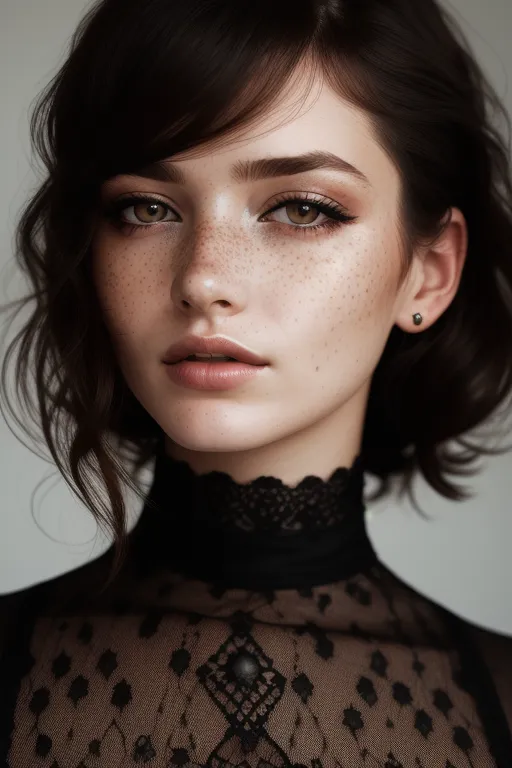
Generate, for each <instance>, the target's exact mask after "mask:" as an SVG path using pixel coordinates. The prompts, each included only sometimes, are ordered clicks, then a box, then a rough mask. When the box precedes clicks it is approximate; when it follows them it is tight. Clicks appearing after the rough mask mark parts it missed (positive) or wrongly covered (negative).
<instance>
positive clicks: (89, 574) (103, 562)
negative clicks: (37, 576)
mask: <svg viewBox="0 0 512 768" xmlns="http://www.w3.org/2000/svg"><path fill="white" fill-rule="evenodd" d="M110 563H111V551H110V550H108V551H107V552H106V553H104V554H103V555H101V556H100V557H99V558H97V559H95V560H93V561H90V562H88V563H85V564H84V565H82V566H80V567H79V568H76V569H74V570H72V571H67V572H66V573H63V574H59V575H58V576H55V577H54V578H52V579H49V580H47V581H43V582H40V583H38V584H34V585H32V586H29V587H26V588H24V589H21V590H18V591H16V592H12V593H8V594H0V656H1V655H2V654H3V652H4V651H5V649H6V645H9V643H13V642H15V640H13V638H15V637H16V635H17V633H18V632H20V631H21V632H23V633H27V632H30V631H31V628H32V625H33V623H34V621H35V620H36V619H37V618H38V617H40V616H43V615H45V612H46V611H49V612H53V610H55V609H56V608H58V607H61V606H62V605H65V604H66V603H67V602H68V601H69V600H70V599H73V598H75V597H77V596H79V597H83V596H84V595H86V594H88V593H89V592H90V591H91V590H93V589H94V588H96V587H99V586H101V584H102V583H103V582H104V581H105V579H106V577H107V575H108V569H109V566H110Z"/></svg>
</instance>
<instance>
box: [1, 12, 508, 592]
mask: <svg viewBox="0 0 512 768" xmlns="http://www.w3.org/2000/svg"><path fill="white" fill-rule="evenodd" d="M303 62H309V63H310V64H311V65H312V66H311V68H310V71H311V74H312V75H316V74H318V73H319V74H321V75H323V77H324V78H325V80H326V82H327V83H328V84H329V85H330V86H331V87H332V88H334V89H335V91H336V92H337V93H338V94H339V95H340V97H341V98H343V99H346V100H348V101H349V102H350V103H352V104H354V105H355V106H356V107H358V108H359V109H362V110H364V111H365V113H366V114H367V116H368V118H369V119H370V121H371V124H372V126H373V128H374V131H375V135H376V136H377V139H378V141H379V143H380V145H381V146H382V148H383V149H384V150H385V151H386V152H387V153H388V155H389V157H390V158H391V160H392V162H393V163H394V164H395V165H396V167H397V169H398V171H399V173H400V178H401V204H400V211H399V213H400V235H401V243H402V245H403V257H404V273H405V271H406V269H407V266H408V264H409V263H410V257H411V253H412V249H413V247H414V245H415V244H416V243H418V242H419V241H420V240H421V241H422V242H423V241H427V242H428V241H432V242H433V241H434V240H435V238H436V237H437V236H438V235H439V234H440V233H441V231H442V228H443V226H444V225H445V223H446V216H445V215H446V213H447V212H448V210H449V208H450V207H451V206H455V207H458V208H459V209H460V210H461V211H462V213H463V214H464V216H465V219H466V222H467V225H468V238H469V245H468V253H467V260H466V264H465V267H464V270H463V274H462V279H461V283H460V287H459V290H458V292H457V295H456V296H455V298H454V300H453V302H452V303H451V305H450V307H449V308H448V309H447V310H446V311H445V312H444V313H443V315H442V316H441V317H440V318H439V320H438V321H437V322H436V323H435V324H434V325H433V326H432V327H430V328H429V329H427V330H425V331H424V332H423V333H421V334H407V333H404V332H402V331H401V330H400V329H399V328H398V327H394V328H393V330H392V332H391V334H390V337H389V340H388V343H387V346H386V348H385V350H384V353H383V355H382V358H381V360H380V361H379V364H378V366H377V369H376V371H375V374H374V377H373V380H372V387H371V392H370V398H369V404H368V410H367V418H366V422H365V430H364V436H363V445H362V456H363V460H364V463H365V466H366V468H367V469H368V471H369V472H371V473H373V474H374V475H376V476H377V477H378V478H380V480H381V485H380V494H382V493H385V492H386V491H387V490H389V481H390V478H391V476H392V475H396V476H397V477H398V478H399V479H400V480H401V481H403V482H401V487H402V490H404V489H405V490H409V491H410V490H411V482H412V476H413V472H414V471H415V470H419V471H420V472H421V473H422V474H423V476H424V477H425V478H426V480H427V481H428V483H430V485H431V486H432V487H433V488H434V489H436V491H438V492H439V493H440V494H442V495H444V496H446V497H448V498H452V499H461V498H463V497H464V496H465V495H466V494H465V492H464V490H463V489H462V488H461V487H459V486H458V485H456V484H455V483H454V481H453V476H455V475H469V474H471V472H472V471H474V470H473V469H471V468H470V465H471V464H472V463H473V462H474V460H475V459H476V458H477V457H478V456H479V455H480V454H483V453H492V452H493V451H492V450H491V449H489V448H486V447H485V446H484V445H483V444H478V442H475V441H474V440H473V441H472V440H470V439H469V437H468V436H467V433H468V431H469V430H471V429H473V428H474V427H476V426H478V425H480V424H481V423H482V422H483V421H484V420H486V419H487V417H489V416H490V415H491V414H492V413H493V412H494V411H495V410H496V409H497V408H498V406H500V405H501V404H502V403H503V402H504V401H505V399H506V397H507V395H508V394H509V393H510V390H511V388H512V373H511V362H510V355H511V352H512V311H511V306H512V302H511V299H510V296H511V289H512V182H511V175H510V155H509V151H508V145H509V141H510V118H509V117H508V115H507V113H506V111H505V108H504V106H503V104H502V103H501V101H500V99H499V97H498V96H497V94H496V92H495V91H494V90H493V88H492V86H491V85H490V83H489V82H488V81H487V80H486V77H485V76H484V74H483V72H482V70H481V69H480V67H479V66H478V64H477V63H476V61H475V60H474V58H473V56H472V53H471V50H470V46H469V44H468V42H467V40H466V39H465V37H464V35H463V33H462V31H461V29H460V27H459V25H458V23H457V21H456V20H455V18H454V17H453V16H452V15H451V14H449V13H448V11H446V10H443V9H442V8H441V7H440V6H439V5H438V4H437V3H436V2H435V0H415V2H414V3H411V0H303V1H302V2H301V3H300V4H299V5H297V3H296V2H292V1H291V0H281V2H280V3H275V2H274V0H258V2H254V0H236V2H233V0H186V2H178V0H145V1H144V2H143V3H141V2H140V0H102V1H101V2H99V3H97V4H96V5H95V6H94V7H92V9H91V10H90V11H89V12H88V13H87V14H86V16H85V17H84V18H83V20H82V21H81V23H80V25H79V27H78V29H77V30H76V32H75V34H74V36H73V38H72V40H71V45H70V51H69V55H68V57H67V59H66V61H65V63H64V65H63V66H62V67H61V69H60V70H59V72H58V73H57V75H56V76H55V77H54V78H53V80H52V81H51V82H50V83H49V85H48V86H47V88H46V89H45V90H44V91H43V93H42V94H41V95H40V97H39V98H38V100H37V102H36V104H35V105H34V108H33V111H32V116H31V139H32V146H33V151H34V153H35V154H36V155H38V156H39V158H40V159H41V160H42V161H43V163H44V166H45V169H46V172H47V173H46V178H45V180H44V183H42V185H41V186H40V188H39V189H38V190H37V191H36V193H35V194H34V195H33V197H32V198H31V199H30V200H29V201H28V203H27V205H26V207H25V208H24V210H23V211H22V214H21V216H20V219H19V222H18V225H17V231H16V259H17V262H18V264H19V266H20V267H21V270H22V271H23V272H24V273H25V275H26V277H27V278H28V280H29V283H30V285H31V286H32V287H33V292H32V293H31V294H30V295H27V296H25V297H23V298H22V299H20V300H18V301H17V302H11V303H10V304H9V305H7V306H8V307H12V305H13V304H15V305H19V308H21V307H22V306H25V305H26V304H28V302H30V301H34V302H35V305H34V307H33V309H32V311H31V314H30V316H29V319H28V321H27V322H26V324H25V325H24V326H23V328H22V330H21V331H20V332H19V333H18V334H17V335H16V337H15V339H14V340H13V341H12V343H11V344H10V345H9V348H8V350H7V354H6V357H5V360H4V362H3V366H2V379H1V382H2V390H3V392H4V396H5V399H6V402H7V407H8V408H9V410H10V412H11V413H13V409H12V406H11V405H10V403H9V398H8V396H7V386H6V373H7V368H8V366H9V365H10V358H11V356H12V354H13V352H14V350H15V349H16V348H18V356H17V360H16V367H15V373H14V377H15V381H16V395H17V398H18V402H21V403H23V404H24V406H25V407H26V409H27V411H28V412H29V413H30V414H31V416H32V419H33V420H34V422H35V423H36V424H37V427H38V428H40V427H42V431H43V435H44V441H45V444H46V446H47V447H48V448H49V451H50V453H51V455H52V457H53V460H54V462H55V464H56V466H57V468H58V470H59V471H60V472H61V474H62V475H63V477H64V478H65V480H66V482H67V483H68V485H69V487H70V488H71V490H72V491H73V492H74V493H75V494H76V495H77V496H78V498H79V499H80V500H81V501H82V502H84V503H85V505H86V506H87V507H88V508H89V509H90V511H91V513H92V514H93V515H94V517H95V518H96V520H97V521H98V523H100V524H101V525H102V526H103V527H104V528H106V530H107V532H108V533H109V534H110V535H111V536H112V537H113V539H114V542H115V558H114V565H113V569H112V574H111V577H113V576H114V575H115V573H117V571H118V569H119V567H120V565H121V562H122V560H123V559H124V555H125V545H126V533H127V527H126V514H125V505H124V502H123V495H122V488H121V485H120V481H121V480H122V481H123V482H125V483H127V484H128V485H129V486H130V487H131V488H132V489H133V490H134V491H135V492H136V493H137V494H138V495H139V496H141V493H142V492H141V491H140V489H139V487H138V485H137V483H136V481H135V475H134V473H136V472H138V471H139V469H140V468H141V467H142V466H143V465H144V464H145V463H146V462H147V461H148V460H149V459H150V458H151V457H152V456H153V455H154V453H155V450H156V449H157V446H158V444H159V441H160V440H161V439H162V430H161V428H160V427H159V425H158V424H157V423H156V422H155V421H154V419H153V418H152V417H151V416H149V414H148V413H147V412H146V411H145V410H144V409H143V407H142V406H141V404H140V403H139V402H138V401H137V400H136V398H135V397H134V395H133V394H132V393H131V391H130V390H129V389H128V387H127V385H126V383H125V381H124V379H123V377H122V375H121V372H120V370H119V368H118V365H117V364H116V360H115V355H114V351H113V346H112V344H111V340H110V338H109V335H108V332H107V329H106V326H105V324H104V322H103V319H102V316H101V311H100V307H99V303H98V300H97V296H96V294H95V290H94V285H93V281H92V278H91V270H90V263H91V259H90V248H91V241H92V237H93V233H94V231H95V227H96V226H97V221H98V216H100V215H101V212H100V210H99V189H100V186H101V184H102V183H103V182H104V181H105V180H106V179H108V178H110V177H112V176H114V175H116V174H120V173H135V172H136V171H137V169H140V168H142V167H143V166H145V165H146V164H147V163H150V162H153V161H156V160H162V159H164V158H169V157H171V156H172V155H174V154H176V153H178V152H183V151H185V150H187V149H191V148H194V147H199V146H200V145H202V144H204V143H205V142H213V146H216V145H217V144H222V142H225V141H227V140H228V139H229V138H230V137H232V136H234V135H239V132H240V131H243V129H245V128H246V127H248V126H249V127H250V126H251V125H254V124H256V123H257V121H258V118H261V117H265V115H266V114H268V111H269V110H270V109H271V108H272V107H273V105H274V103H275V102H276V99H277V98H278V96H279V95H280V94H281V93H282V89H283V88H284V87H285V85H286V84H287V83H288V82H290V79H291V77H292V75H293V74H294V72H296V71H297V67H298V65H299V64H301V63H303ZM497 116H498V117H501V118H503V119H504V121H505V125H506V128H507V131H508V133H507V137H506V138H505V136H504V135H503V134H502V133H500V130H499V129H498V126H497V124H495V123H494V122H493V120H494V118H496V117H497ZM18 311H19V309H18ZM16 314H17V313H16ZM31 356H32V357H31ZM29 374H30V375H33V376H34V378H35V382H34V383H35V398H34V399H33V395H32V393H31V392H30V390H29V383H30V381H29V380H30V377H29ZM14 416H15V414H14ZM15 419H16V421H17V422H18V424H21V426H22V428H23V429H24V431H25V432H26V433H27V434H30V432H29V430H28V428H27V427H26V426H24V425H23V424H22V423H21V422H20V421H19V420H18V419H17V417H16V416H15ZM32 438H33V439H36V438H35V436H34V435H32ZM452 440H453V441H455V445H453V446H451V447H449V446H448V445H447V441H452ZM113 444H114V445H115V447H114V449H113V448H112V446H113ZM461 448H462V450H460V449H461ZM123 457H124V458H128V459H129V461H133V464H132V466H131V468H127V467H126V465H125V464H124V463H123ZM102 490H104V491H106V495H107V497H108V501H106V500H105V494H104V493H102Z"/></svg>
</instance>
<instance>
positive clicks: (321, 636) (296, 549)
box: [0, 449, 512, 768]
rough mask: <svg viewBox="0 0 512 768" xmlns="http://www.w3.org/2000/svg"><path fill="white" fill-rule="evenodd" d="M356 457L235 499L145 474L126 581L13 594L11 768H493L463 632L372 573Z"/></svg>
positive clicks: (83, 577)
mask: <svg viewBox="0 0 512 768" xmlns="http://www.w3.org/2000/svg"><path fill="white" fill-rule="evenodd" d="M363 480H364V475H363V467H362V465H361V462H360V461H359V460H357V461H356V462H355V464H354V466H353V467H352V468H351V469H350V470H348V469H343V468H340V469H338V470H336V472H334V473H333V475H332V477H331V478H330V479H329V480H328V481H327V482H324V481H322V480H320V479H319V478H315V477H307V478H305V479H304V480H303V481H302V482H301V483H300V484H299V485H298V486H297V487H295V488H291V487H287V486H286V485H284V484H283V483H282V482H280V481H279V480H276V479H274V478H266V477H265V478H264V477H262V478H258V479H257V480H255V481H254V482H252V483H249V484H245V485H243V484H238V483H235V482H234V481H233V480H232V479H231V478H230V477H229V476H228V475H226V474H223V473H218V472H214V473H209V474H208V475H202V476H198V475H196V474H195V473H194V472H192V470H191V469H190V468H189V467H188V465H186V464H185V463H182V462H177V461H174V460H172V459H170V458H169V457H168V456H166V455H165V453H164V452H163V449H162V450H161V451H160V452H159V454H158V455H157V458H156V464H155V474H154V480H153V485H152V488H151V491H150V493H149V495H148V500H147V501H148V503H147V504H146V506H145V508H144V510H143V512H142V515H141V517H140V519H139V521H138V523H137V524H136V526H135V528H134V529H133V530H132V532H131V533H130V549H129V556H128V558H127V561H126V565H125V566H124V568H123V571H122V572H121V574H120V575H119V576H118V577H117V579H116V581H115V582H114V584H113V585H111V586H110V587H109V588H108V589H107V590H104V589H102V587H103V586H104V583H105V581H106V577H107V575H108V572H109V566H110V564H111V558H112V552H113V550H112V548H111V549H110V550H109V551H108V552H106V553H105V554H104V555H103V556H102V557H100V558H99V559H98V560H96V561H94V562H93V563H90V564H88V565H86V566H83V567H82V568H80V569H78V570H76V571H74V572H72V573H68V574H65V575H63V576H61V577H58V578H57V579H53V580H52V581H50V582H47V583H46V584H43V585H38V586H36V587H32V588H30V589H28V590H25V591H24V592H23V593H22V594H20V600H21V601H22V609H21V610H19V611H18V613H17V618H16V620H13V621H12V622H11V626H10V630H9V632H8V633H7V636H6V639H5V641H4V654H3V661H2V666H1V667H0V675H1V677H0V683H1V686H2V687H1V692H2V698H1V703H0V707H1V711H0V714H1V717H0V765H7V766H12V767H13V768H35V767H37V766H41V767H43V766H44V767H45V768H46V767H47V766H48V767H49V768H50V767H51V768H85V767H87V768H95V767H96V766H102V767H103V766H105V768H117V767H119V768H124V767H125V766H135V765H138V764H146V765H148V766H158V768H160V767H162V768H164V766H165V767H166V768H171V767H172V766H211V768H232V767H233V766H239V767H240V768H242V767H243V768H270V767H271V766H272V768H290V767H291V766H294V767H295V768H299V766H300V767H302V766H309V768H331V767H332V768H335V767H336V768H377V767H378V768H466V767H469V768H510V766H512V747H511V739H510V733H509V731H508V728H507V725H506V721H505V717H504V714H503V712H502V710H501V708H500V704H499V701H498V698H497V696H496V693H495V690H494V688H493V685H492V683H491V682H490V678H489V677H488V675H487V674H486V669H485V667H484V666H483V665H482V663H481V660H480V658H479V657H478V656H477V655H476V654H475V653H473V652H472V651H471V649H470V647H469V646H468V645H467V638H466V637H465V635H464V633H463V630H462V622H460V621H459V620H458V619H457V618H456V617H455V616H453V615H452V614H450V613H448V612H447V611H445V610H444V609H442V608H440V607H438V606H436V605H434V604H433V603H432V602H431V601H429V600H427V599H425V598H423V597H421V596H420V595H419V594H417V593H416V592H415V591H414V590H412V589H410V588H409V587H407V586H406V585H405V584H403V583H402V582H401V581H399V580H398V579H397V578H395V577H394V576H393V575H392V574H391V573H390V571H389V570H388V569H387V568H386V567H385V566H384V565H382V564H381V563H380V562H379V561H378V558H377V556H376V554H375V552H374V550H373V548H372V546H371V542H370V540H369V539H368V536H367V534H366V529H365V525H364V506H363Z"/></svg>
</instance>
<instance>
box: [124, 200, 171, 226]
mask: <svg viewBox="0 0 512 768" xmlns="http://www.w3.org/2000/svg"><path fill="white" fill-rule="evenodd" d="M129 208H133V213H134V216H135V218H136V219H137V220H138V221H140V222H142V223H143V224H153V223H154V222H156V221H163V220H164V219H165V217H166V215H167V213H168V212H169V209H168V208H167V206H165V205H163V204H162V203H138V204H137V205H133V206H129ZM129 208H127V210H129Z"/></svg>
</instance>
